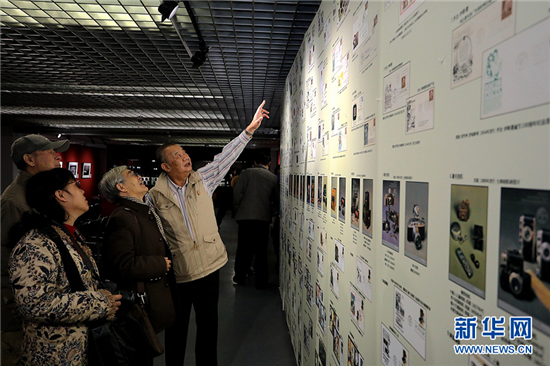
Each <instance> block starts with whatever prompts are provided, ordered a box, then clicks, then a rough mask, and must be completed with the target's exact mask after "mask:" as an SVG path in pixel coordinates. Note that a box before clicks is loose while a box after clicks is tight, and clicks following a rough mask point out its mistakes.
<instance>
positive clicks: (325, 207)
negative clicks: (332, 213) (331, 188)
mask: <svg viewBox="0 0 550 366" xmlns="http://www.w3.org/2000/svg"><path fill="white" fill-rule="evenodd" d="M327 189H328V188H327V177H326V176H323V212H324V213H327V205H328V193H327Z"/></svg>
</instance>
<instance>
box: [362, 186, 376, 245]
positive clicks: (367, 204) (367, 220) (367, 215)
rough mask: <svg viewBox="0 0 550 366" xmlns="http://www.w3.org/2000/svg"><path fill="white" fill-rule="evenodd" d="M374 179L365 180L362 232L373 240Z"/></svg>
mask: <svg viewBox="0 0 550 366" xmlns="http://www.w3.org/2000/svg"><path fill="white" fill-rule="evenodd" d="M373 185H374V180H373V179H363V190H362V191H361V192H362V193H363V201H362V204H363V208H362V217H361V221H362V224H361V225H362V232H363V234H365V235H366V236H368V237H369V238H372V223H371V220H372V193H373Z"/></svg>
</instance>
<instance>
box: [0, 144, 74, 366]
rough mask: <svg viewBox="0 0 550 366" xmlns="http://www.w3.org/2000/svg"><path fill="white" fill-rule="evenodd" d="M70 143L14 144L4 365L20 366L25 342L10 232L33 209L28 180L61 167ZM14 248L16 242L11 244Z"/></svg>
mask: <svg viewBox="0 0 550 366" xmlns="http://www.w3.org/2000/svg"><path fill="white" fill-rule="evenodd" d="M69 146H70V142H69V140H60V141H55V142H52V141H50V140H48V139H47V138H46V137H44V136H41V135H27V136H23V137H20V138H18V139H17V140H15V141H14V143H13V144H12V145H11V158H12V160H13V162H14V164H15V166H16V167H17V169H19V173H18V174H17V177H15V180H14V181H13V182H12V183H11V184H10V185H9V186H8V187H7V188H6V190H5V191H4V192H3V193H2V196H1V198H0V201H1V204H0V205H1V212H2V214H1V216H2V218H1V230H2V239H1V240H2V243H1V244H2V254H1V257H2V264H1V265H2V270H1V273H2V309H1V312H2V361H1V362H0V363H1V364H2V365H5V366H12V365H19V364H20V358H21V347H22V342H23V329H22V320H21V318H20V317H19V316H18V315H17V314H16V313H15V300H14V297H13V292H12V289H11V286H10V284H9V281H8V259H9V257H10V252H11V248H10V245H9V243H8V232H9V231H10V230H11V228H12V227H13V226H14V225H15V224H16V223H18V222H19V221H20V220H21V217H22V216H23V213H25V212H28V211H30V210H31V208H30V207H29V205H28V204H27V200H26V198H25V187H26V186H27V181H28V180H29V178H30V177H32V176H33V175H35V174H37V173H40V172H43V171H46V170H51V169H54V168H59V167H60V166H61V164H60V161H61V157H60V156H59V154H57V153H59V152H63V151H66V150H67V149H68V148H69ZM11 244H12V245H15V243H11Z"/></svg>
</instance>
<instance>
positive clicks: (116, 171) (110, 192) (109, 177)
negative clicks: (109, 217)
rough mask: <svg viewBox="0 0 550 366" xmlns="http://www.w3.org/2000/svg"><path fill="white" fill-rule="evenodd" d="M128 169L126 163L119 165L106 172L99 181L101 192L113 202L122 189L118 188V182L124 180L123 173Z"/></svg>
mask: <svg viewBox="0 0 550 366" xmlns="http://www.w3.org/2000/svg"><path fill="white" fill-rule="evenodd" d="M126 169H128V167H127V166H126V165H121V166H117V167H115V168H113V169H111V170H109V171H108V172H107V173H105V175H104V176H103V178H101V181H100V182H99V192H101V194H102V195H104V196H105V198H107V199H108V200H109V201H111V202H113V203H114V202H116V200H117V199H118V198H119V197H120V191H119V190H118V188H117V184H119V183H123V182H124V177H123V176H122V173H124V171H125V170H126Z"/></svg>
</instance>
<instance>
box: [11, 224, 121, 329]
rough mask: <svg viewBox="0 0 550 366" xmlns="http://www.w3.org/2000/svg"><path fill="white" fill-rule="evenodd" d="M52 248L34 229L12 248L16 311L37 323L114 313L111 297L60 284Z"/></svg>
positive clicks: (90, 318) (110, 315) (59, 321)
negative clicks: (71, 290) (75, 289)
mask: <svg viewBox="0 0 550 366" xmlns="http://www.w3.org/2000/svg"><path fill="white" fill-rule="evenodd" d="M45 248H46V249H45ZM54 248H55V249H54ZM53 251H56V252H57V248H56V247H55V244H54V243H53V242H51V241H50V240H49V239H46V238H44V237H43V236H40V235H39V234H36V232H35V234H33V235H32V234H31V235H27V236H26V237H25V238H24V239H22V240H21V241H20V243H19V244H18V245H17V246H16V247H15V248H14V250H13V253H12V255H11V258H10V282H11V284H12V287H13V291H14V295H15V301H16V303H17V308H18V310H19V312H20V314H21V315H22V316H23V317H24V318H26V319H29V320H32V321H34V322H40V323H79V322H84V321H90V320H97V319H104V318H108V317H112V316H114V313H115V311H116V305H115V304H114V300H113V299H112V296H107V295H106V294H105V293H103V292H102V291H94V290H90V291H79V292H70V291H69V290H70V289H69V288H68V287H63V285H62V284H60V282H59V279H60V278H62V276H63V274H62V273H61V272H63V271H64V269H63V266H62V265H61V263H59V262H58V260H60V259H57V260H56V257H55V256H54V254H53ZM59 258H60V257H59Z"/></svg>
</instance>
